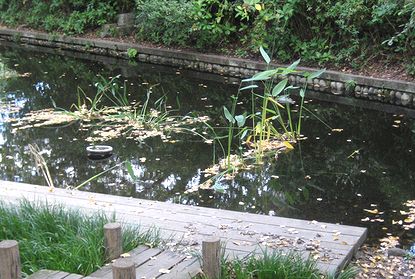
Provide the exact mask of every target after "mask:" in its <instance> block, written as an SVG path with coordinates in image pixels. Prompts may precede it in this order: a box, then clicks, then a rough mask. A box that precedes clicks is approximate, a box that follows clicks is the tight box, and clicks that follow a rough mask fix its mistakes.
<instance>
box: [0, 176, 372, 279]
mask: <svg viewBox="0 0 415 279" xmlns="http://www.w3.org/2000/svg"><path fill="white" fill-rule="evenodd" d="M0 197H4V198H5V199H7V200H14V201H17V200H18V199H20V198H22V197H25V198H27V199H28V200H33V201H39V200H47V201H48V202H49V203H51V202H52V203H53V202H55V203H59V204H64V205H65V206H68V207H72V208H77V209H78V208H81V209H82V210H83V211H84V212H86V213H88V214H92V213H94V212H97V211H102V212H105V213H107V214H111V213H113V212H114V211H115V212H117V219H118V220H123V221H125V222H126V223H128V224H133V225H139V226H140V227H142V228H151V227H154V225H156V226H157V227H159V228H160V231H161V232H162V233H163V235H162V237H163V238H164V239H169V240H170V241H180V240H190V241H192V240H195V241H197V242H199V244H200V240H201V239H202V237H205V236H210V235H216V236H220V237H221V239H222V240H224V241H226V243H227V247H226V248H227V253H228V254H234V255H246V254H248V253H251V252H254V253H258V251H262V250H263V249H264V248H265V247H268V248H269V246H270V244H271V246H272V247H274V246H275V247H278V249H281V250H282V251H286V250H298V252H300V253H301V254H302V256H303V257H308V256H309V255H310V251H306V249H305V248H306V244H307V243H308V242H310V241H318V242H319V244H320V250H321V251H320V254H322V255H324V253H326V254H330V258H329V259H319V260H318V263H317V264H318V266H319V268H321V269H322V270H338V268H339V267H341V266H343V265H344V264H345V263H347V262H348V261H349V259H350V258H351V256H352V255H353V254H354V253H355V251H356V250H357V249H358V247H359V246H360V245H361V244H362V243H363V241H364V240H365V238H366V234H367V230H366V228H358V227H352V226H344V225H336V224H328V223H320V222H314V221H313V222H310V221H304V220H297V219H290V218H282V217H274V216H265V215H257V214H250V213H241V212H234V211H229V210H220V209H212V208H201V207H192V206H185V205H178V204H169V203H163V202H155V201H148V200H141V199H132V198H127V197H119V196H110V195H105V194H96V193H87V192H81V191H68V190H64V189H55V190H54V191H53V192H49V191H48V187H44V186H34V185H30V184H20V183H9V182H4V181H0ZM299 239H300V240H299ZM280 240H284V241H286V242H288V245H287V243H285V244H284V243H282V244H283V245H282V246H283V247H279V245H277V244H279V242H281V241H280ZM284 241H282V242H284ZM264 244H267V245H264ZM280 244H281V243H280ZM198 247H199V245H197V246H196V247H195V248H196V249H198ZM144 264H145V262H143V264H142V265H144ZM176 264H177V263H176ZM97 272H98V271H97ZM101 272H102V271H101ZM102 274H105V275H108V269H107V270H106V271H105V272H104V273H102ZM163 276H164V275H163Z"/></svg>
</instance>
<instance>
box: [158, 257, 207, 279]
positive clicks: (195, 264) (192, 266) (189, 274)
mask: <svg viewBox="0 0 415 279" xmlns="http://www.w3.org/2000/svg"><path fill="white" fill-rule="evenodd" d="M201 272H202V269H201V268H200V262H199V260H198V259H197V258H190V259H186V260H184V261H182V262H181V263H179V264H177V265H176V266H174V267H173V268H172V269H171V270H170V273H168V274H163V275H161V276H160V277H158V278H160V279H188V278H194V277H195V276H196V275H198V274H200V273H201Z"/></svg>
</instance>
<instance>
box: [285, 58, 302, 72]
mask: <svg viewBox="0 0 415 279" xmlns="http://www.w3.org/2000/svg"><path fill="white" fill-rule="evenodd" d="M300 61H301V59H298V60H297V61H295V62H294V63H292V64H291V65H290V66H288V68H287V69H288V70H294V69H295V68H297V66H298V64H300Z"/></svg>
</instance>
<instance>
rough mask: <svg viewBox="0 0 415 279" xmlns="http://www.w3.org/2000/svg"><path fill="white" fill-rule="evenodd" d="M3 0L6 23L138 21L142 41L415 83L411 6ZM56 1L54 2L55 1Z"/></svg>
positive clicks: (83, 27) (84, 25)
mask: <svg viewBox="0 0 415 279" xmlns="http://www.w3.org/2000/svg"><path fill="white" fill-rule="evenodd" d="M46 2H47V1H37V0H36V1H35V0H16V1H7V0H0V11H1V12H0V23H2V24H6V25H8V26H19V25H22V24H23V25H25V26H26V27H30V28H37V29H41V30H46V31H48V32H64V33H67V34H83V33H85V32H89V31H91V30H94V29H95V28H98V27H100V26H102V25H104V24H106V23H112V22H115V21H116V15H117V13H120V12H129V11H133V12H134V13H135V15H136V28H135V32H133V33H132V34H131V35H132V36H135V38H136V40H137V41H138V42H151V43H156V44H161V45H164V46H178V47H190V48H196V49H200V50H203V51H205V50H207V49H210V50H214V51H215V52H221V53H225V54H226V53H230V54H232V55H237V56H250V55H256V54H258V53H257V50H258V49H259V46H263V47H265V48H266V49H267V50H268V51H269V53H271V56H272V57H274V58H275V59H277V60H278V61H279V62H284V63H288V62H289V61H294V60H297V59H298V58H301V59H302V60H303V62H308V63H309V64H311V65H315V64H319V65H320V66H323V65H324V66H335V67H337V68H341V67H343V66H345V67H350V68H352V69H356V70H361V69H365V68H370V67H371V65H372V64H374V63H383V64H384V65H388V64H390V65H399V64H403V65H404V68H405V69H406V71H407V73H408V74H410V75H412V76H415V2H414V1H408V0H371V1H366V0H345V1H335V0H324V1H316V0H305V1H300V0H281V1H274V0H225V1H220V0H194V1H191V0H136V1H133V0H128V1H127V0H94V1H88V2H85V3H84V2H82V1H78V0H65V1H63V0H53V1H50V3H46ZM48 2H49V1H48Z"/></svg>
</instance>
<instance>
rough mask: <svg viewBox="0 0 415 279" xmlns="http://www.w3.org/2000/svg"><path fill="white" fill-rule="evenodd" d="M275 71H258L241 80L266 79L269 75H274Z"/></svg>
mask: <svg viewBox="0 0 415 279" xmlns="http://www.w3.org/2000/svg"><path fill="white" fill-rule="evenodd" d="M275 73H276V71H275V70H266V71H263V72H259V73H257V74H255V75H254V76H253V77H251V78H248V79H244V80H242V82H248V81H256V80H267V79H269V78H270V77H272V76H273V75H275Z"/></svg>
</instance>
